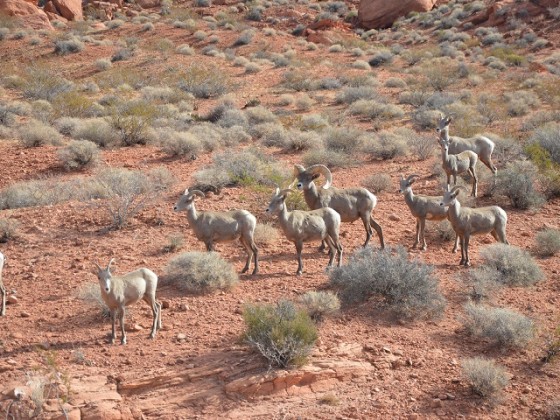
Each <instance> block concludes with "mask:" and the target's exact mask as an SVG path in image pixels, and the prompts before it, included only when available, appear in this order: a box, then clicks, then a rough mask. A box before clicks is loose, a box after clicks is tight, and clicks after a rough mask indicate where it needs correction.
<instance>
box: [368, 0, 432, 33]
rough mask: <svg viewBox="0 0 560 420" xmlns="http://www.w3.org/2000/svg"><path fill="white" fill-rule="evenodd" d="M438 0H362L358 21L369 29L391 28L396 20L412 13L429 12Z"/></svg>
mask: <svg viewBox="0 0 560 420" xmlns="http://www.w3.org/2000/svg"><path fill="white" fill-rule="evenodd" d="M436 2H437V0H399V1H393V0H361V1H360V5H359V6H358V21H359V22H360V24H361V25H362V26H364V27H366V28H368V29H379V28H388V27H390V26H391V25H392V24H393V22H394V21H395V20H397V19H398V18H399V17H401V16H406V15H408V14H409V13H410V12H428V11H430V10H432V8H433V7H434V5H435V4H436Z"/></svg>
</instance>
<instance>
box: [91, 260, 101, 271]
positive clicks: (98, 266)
mask: <svg viewBox="0 0 560 420" xmlns="http://www.w3.org/2000/svg"><path fill="white" fill-rule="evenodd" d="M93 263H94V264H95V266H96V267H97V269H98V270H99V271H101V270H103V269H102V268H101V266H100V265H99V264H97V262H95V261H94V262H93Z"/></svg>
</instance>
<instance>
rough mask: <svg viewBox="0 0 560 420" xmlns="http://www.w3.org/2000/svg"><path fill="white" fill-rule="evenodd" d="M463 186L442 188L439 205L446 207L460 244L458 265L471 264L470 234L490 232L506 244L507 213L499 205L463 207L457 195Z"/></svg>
mask: <svg viewBox="0 0 560 420" xmlns="http://www.w3.org/2000/svg"><path fill="white" fill-rule="evenodd" d="M461 189H463V190H466V189H465V188H464V187H460V186H457V187H453V188H452V189H451V190H449V186H448V187H447V189H445V190H444V193H443V199H442V200H441V202H440V206H442V207H447V218H448V219H449V221H450V222H451V226H453V230H454V231H455V233H456V234H457V236H459V243H460V244H461V262H460V263H459V265H465V266H469V265H471V262H470V259H469V241H470V237H471V235H482V234H485V233H490V234H492V236H493V237H494V238H495V239H496V240H497V241H498V242H502V243H504V244H508V243H509V242H508V241H507V238H506V225H507V214H506V212H505V211H504V209H502V208H501V207H498V206H488V207H478V208H471V207H463V206H462V205H461V203H460V202H459V200H458V199H457V196H458V195H459V193H460V192H461Z"/></svg>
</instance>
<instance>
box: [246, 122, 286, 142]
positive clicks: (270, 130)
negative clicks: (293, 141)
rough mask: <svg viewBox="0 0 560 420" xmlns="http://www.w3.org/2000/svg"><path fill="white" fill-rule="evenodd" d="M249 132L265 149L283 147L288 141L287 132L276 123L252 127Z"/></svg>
mask: <svg viewBox="0 0 560 420" xmlns="http://www.w3.org/2000/svg"><path fill="white" fill-rule="evenodd" d="M251 132H252V134H253V136H255V137H257V138H259V139H260V142H261V144H263V145H264V146H267V147H284V146H285V145H286V143H287V141H288V131H287V130H286V129H285V128H284V126H282V125H281V124H277V123H265V124H259V125H257V126H255V127H252V129H251Z"/></svg>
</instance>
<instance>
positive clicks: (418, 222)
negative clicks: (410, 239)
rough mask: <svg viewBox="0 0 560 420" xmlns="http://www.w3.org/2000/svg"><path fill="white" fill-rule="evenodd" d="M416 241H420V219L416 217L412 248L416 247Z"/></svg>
mask: <svg viewBox="0 0 560 420" xmlns="http://www.w3.org/2000/svg"><path fill="white" fill-rule="evenodd" d="M418 242H420V219H416V237H415V238H414V245H412V249H416V246H417V245H418Z"/></svg>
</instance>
